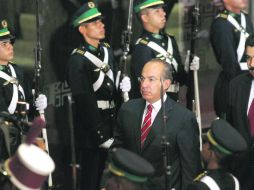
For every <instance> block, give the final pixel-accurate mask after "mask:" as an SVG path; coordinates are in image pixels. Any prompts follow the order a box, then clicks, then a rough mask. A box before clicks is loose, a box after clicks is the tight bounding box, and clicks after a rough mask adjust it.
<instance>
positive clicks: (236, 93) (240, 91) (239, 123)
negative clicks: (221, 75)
mask: <svg viewBox="0 0 254 190" xmlns="http://www.w3.org/2000/svg"><path fill="white" fill-rule="evenodd" d="M252 79H253V77H252V76H251V75H250V74H249V73H245V74H242V75H240V76H238V77H236V78H235V79H233V80H232V81H231V82H230V86H229V92H230V93H229V106H228V111H227V120H228V121H229V122H230V123H231V125H232V126H233V127H234V128H236V129H237V130H238V131H239V132H240V133H241V134H242V136H243V137H244V138H245V140H246V141H247V143H248V145H249V146H250V145H251V144H253V142H252V140H251V136H250V131H249V122H248V117H247V108H248V102H249V96H250V90H251V83H252Z"/></svg>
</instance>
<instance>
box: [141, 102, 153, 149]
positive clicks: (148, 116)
mask: <svg viewBox="0 0 254 190" xmlns="http://www.w3.org/2000/svg"><path fill="white" fill-rule="evenodd" d="M152 110H153V106H152V105H151V104H149V105H147V111H146V116H145V118H144V121H143V124H142V127H141V148H142V147H143V145H144V142H145V140H146V137H147V135H148V133H149V131H150V129H151V125H152V121H151V119H152V117H151V116H152Z"/></svg>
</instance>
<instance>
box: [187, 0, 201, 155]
mask: <svg viewBox="0 0 254 190" xmlns="http://www.w3.org/2000/svg"><path fill="white" fill-rule="evenodd" d="M192 16H193V17H192V24H191V33H192V34H191V44H190V60H189V63H190V64H191V63H192V61H193V58H194V55H195V41H196V39H197V34H198V30H199V25H200V12H199V0H196V1H195V6H194V9H193V12H192ZM190 67H191V65H190ZM197 72H198V71H197V70H193V81H192V82H191V85H190V87H189V88H191V92H192V93H194V98H193V95H192V102H193V105H192V109H193V112H194V113H195V115H196V118H197V122H198V126H199V133H200V134H199V135H200V150H201V149H202V138H201V135H202V130H201V128H202V127H201V113H200V99H199V84H198V73H197ZM193 90H194V92H193Z"/></svg>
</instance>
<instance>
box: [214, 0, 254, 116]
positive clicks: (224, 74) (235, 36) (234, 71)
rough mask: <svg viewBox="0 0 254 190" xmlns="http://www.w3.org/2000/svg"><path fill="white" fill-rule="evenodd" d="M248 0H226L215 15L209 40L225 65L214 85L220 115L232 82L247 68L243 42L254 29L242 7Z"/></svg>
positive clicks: (224, 106)
mask: <svg viewBox="0 0 254 190" xmlns="http://www.w3.org/2000/svg"><path fill="white" fill-rule="evenodd" d="M247 2H248V1H246V0H223V3H224V7H225V9H224V10H223V11H222V12H221V13H219V14H218V15H217V16H216V17H215V19H214V21H213V23H212V25H211V31H210V33H211V35H210V41H211V44H212V47H213V51H214V54H215V56H216V59H217V62H218V63H219V64H220V66H221V68H222V71H221V72H220V74H219V76H218V79H217V81H216V84H215V88H214V109H215V112H216V114H217V116H219V117H221V118H225V113H226V107H227V103H228V96H229V94H228V91H229V82H230V81H231V80H232V79H233V78H235V77H236V76H238V75H239V74H241V73H243V72H245V71H247V70H248V67H247V64H246V56H245V53H244V45H245V41H246V38H247V37H248V35H249V34H250V33H252V32H253V25H252V23H251V19H250V18H249V16H248V15H247V14H246V13H245V12H243V11H242V10H243V9H245V8H246V6H247ZM222 97H223V98H222Z"/></svg>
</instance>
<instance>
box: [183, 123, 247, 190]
mask: <svg viewBox="0 0 254 190" xmlns="http://www.w3.org/2000/svg"><path fill="white" fill-rule="evenodd" d="M246 149H247V144H246V141H245V140H244V138H243V137H242V136H241V135H240V133H238V132H237V131H236V130H235V129H234V128H233V127H232V126H231V125H230V124H229V123H227V122H226V121H224V120H221V119H218V120H215V121H213V122H212V125H211V128H210V129H209V131H208V132H207V135H206V140H205V142H204V144H203V150H202V156H203V160H204V161H205V162H206V164H207V171H205V172H204V173H202V174H200V175H199V176H198V177H197V178H196V179H195V181H194V182H193V183H192V184H190V185H189V186H188V188H187V190H220V189H221V190H239V189H240V185H239V181H238V179H237V178H236V177H235V176H234V175H232V174H231V173H229V172H228V171H227V169H226V168H227V167H226V164H227V162H228V161H229V160H230V156H231V155H232V154H237V153H239V152H243V151H245V150H246Z"/></svg>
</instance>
